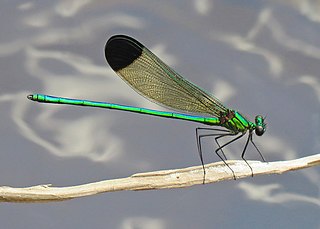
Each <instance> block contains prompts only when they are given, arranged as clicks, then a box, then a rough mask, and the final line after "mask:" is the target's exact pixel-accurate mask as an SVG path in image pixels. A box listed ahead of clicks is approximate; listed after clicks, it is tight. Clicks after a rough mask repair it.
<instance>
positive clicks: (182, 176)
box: [0, 154, 320, 203]
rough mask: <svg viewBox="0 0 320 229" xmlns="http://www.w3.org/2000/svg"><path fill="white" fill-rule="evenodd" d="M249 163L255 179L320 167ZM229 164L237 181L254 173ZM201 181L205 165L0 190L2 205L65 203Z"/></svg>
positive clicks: (221, 172)
mask: <svg viewBox="0 0 320 229" xmlns="http://www.w3.org/2000/svg"><path fill="white" fill-rule="evenodd" d="M248 162H249V163H250V165H251V167H252V169H253V171H254V175H255V176H257V175H261V174H281V173H284V172H288V171H292V170H298V169H303V168H308V167H312V166H317V165H320V154H317V155H313V156H309V157H304V158H300V159H296V160H290V161H278V162H269V163H263V162H259V161H248ZM227 163H228V164H229V165H230V166H231V167H232V169H233V171H234V172H235V175H236V177H237V179H239V178H244V177H250V176H251V171H250V169H249V168H248V166H247V164H246V163H245V162H244V161H242V160H239V161H228V162H227ZM205 167H206V173H207V174H206V181H205V183H206V184H207V183H214V182H218V181H223V180H232V179H233V175H232V173H231V171H230V170H229V169H228V168H227V167H226V166H225V165H224V164H223V163H222V162H218V163H212V164H208V165H206V166H205ZM202 182H203V170H202V166H193V167H189V168H182V169H172V170H162V171H155V172H148V173H139V174H134V175H132V176H130V177H127V178H120V179H113V180H105V181H100V182H95V183H90V184H83V185H77V186H70V187H52V186H51V185H38V186H32V187H26V188H12V187H7V186H3V187H0V202H19V203H36V202H50V201H63V200H69V199H73V198H77V197H83V196H90V195H94V194H98V193H103V192H115V191H124V190H134V191H137V190H150V189H164V188H183V187H189V186H192V185H196V184H202Z"/></svg>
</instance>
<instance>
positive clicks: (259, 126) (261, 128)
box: [255, 115, 266, 136]
mask: <svg viewBox="0 0 320 229" xmlns="http://www.w3.org/2000/svg"><path fill="white" fill-rule="evenodd" d="M255 122H256V129H255V132H256V135H258V136H261V135H263V134H264V132H265V131H266V124H265V123H264V118H263V117H262V116H261V115H257V116H256V118H255Z"/></svg>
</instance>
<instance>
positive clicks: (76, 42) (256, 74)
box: [0, 0, 320, 229]
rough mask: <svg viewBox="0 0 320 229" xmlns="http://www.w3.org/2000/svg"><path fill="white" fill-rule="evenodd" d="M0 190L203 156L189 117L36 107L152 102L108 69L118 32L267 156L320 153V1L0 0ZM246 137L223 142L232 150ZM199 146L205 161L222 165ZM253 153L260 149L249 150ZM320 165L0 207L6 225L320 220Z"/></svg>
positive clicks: (261, 224) (236, 152) (127, 226)
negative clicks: (242, 122)
mask: <svg viewBox="0 0 320 229" xmlns="http://www.w3.org/2000/svg"><path fill="white" fill-rule="evenodd" d="M0 12H1V13H0V17H1V20H0V26H1V35H0V68H1V75H0V80H1V81H0V90H1V93H0V114H1V119H0V133H1V138H0V144H1V146H2V150H1V160H0V185H1V186H12V187H24V186H32V185H37V184H49V183H50V184H53V185H54V186H70V185H77V184H84V183H89V182H94V181H100V180H104V179H113V178H120V177H126V176H129V175H131V174H133V173H137V172H147V171H153V170H161V169H170V168H181V167H187V166H192V165H200V160H199V158H198V153H197V148H196V140H195V128H196V127H197V126H199V125H198V124H194V123H188V122H183V121H177V120H168V119H161V118H156V117H147V116H141V115H137V114H132V113H126V112H120V111H112V110H101V109H93V108H83V107H70V106H61V105H46V104H37V103H33V102H31V101H28V100H27V99H26V96H27V95H28V94H30V93H45V94H50V95H56V96H64V97H73V98H83V99H90V100H96V101H99V100H100V101H106V102H114V103H120V104H125V105H132V106H141V107H147V108H152V109H161V110H163V109H164V108H161V107H159V106H157V105H155V104H152V103H151V102H149V101H148V100H146V99H144V98H142V97H141V96H139V95H138V94H137V93H135V92H134V91H133V90H132V89H131V88H130V87H128V86H127V85H126V84H125V83H124V82H123V81H122V80H121V79H120V78H119V77H118V76H117V75H116V74H115V73H114V72H113V71H112V70H111V68H110V67H109V66H108V65H107V64H106V61H105V58H104V45H105V42H106V41H107V39H108V38H109V37H110V36H112V35H114V34H127V35H130V36H133V37H135V38H136V39H138V40H139V41H140V42H141V43H143V44H145V45H146V46H147V47H149V48H150V49H151V50H152V51H153V52H155V53H156V54H157V55H158V56H159V57H161V59H163V60H164V61H165V62H166V63H168V64H169V65H170V66H172V67H173V68H174V69H175V70H176V71H177V72H179V73H180V74H181V75H183V76H184V77H185V78H187V79H189V80H191V81H192V82H194V83H195V84H197V85H199V86H200V87H202V88H204V89H205V90H207V91H209V92H211V93H213V94H214V95H215V96H216V97H218V98H219V99H220V100H221V101H223V103H224V104H226V105H227V106H228V107H230V108H234V109H237V110H239V111H241V112H242V113H244V114H245V115H246V116H248V117H249V118H250V119H251V120H253V118H254V116H255V115H256V114H262V115H266V117H267V123H268V126H267V132H266V133H265V134H264V136H262V137H256V136H254V137H255V142H256V144H257V145H258V146H259V148H260V149H261V151H262V152H263V154H264V156H265V157H266V159H267V160H268V161H276V160H289V159H295V158H299V157H303V156H308V155H312V154H317V153H319V149H320V116H319V114H320V106H319V104H320V76H319V72H320V71H319V70H320V39H319V37H320V26H319V23H320V13H319V12H320V1H316V0H314V1H312V0H307V1H286V0H281V1H272V0H269V1H261V0H258V1H233V0H227V1H223V0H215V1H210V0H190V1H178V0H163V1H156V0H132V1H125V0H117V1H116V0H114V1H111V0H108V1H101V0H100V1H99V0H78V1H75V0H64V1H62V0H61V1H52V0H51V1H48V0H44V1H18V0H12V1H8V0H5V1H1V3H0ZM243 144H244V140H243V141H239V142H238V143H236V144H233V145H232V146H230V147H229V148H228V150H227V151H226V153H227V155H228V157H229V158H232V159H238V158H239V156H240V153H241V150H242V147H243ZM213 147H214V144H213V142H212V141H209V140H208V141H206V142H205V155H204V156H205V161H206V162H213V161H218V158H217V156H216V155H214V154H213V153H212V149H213ZM248 158H249V159H254V160H259V159H260V158H259V157H258V155H257V154H256V152H255V151H254V149H253V147H252V148H249V150H248ZM319 174H320V170H319V168H311V169H306V170H302V171H296V172H291V173H286V174H283V175H272V176H256V177H253V178H249V179H244V180H237V181H229V182H221V183H217V184H210V185H198V186H194V187H191V188H186V189H175V190H160V191H159V190H158V191H141V192H117V193H106V194H102V195H97V196H92V197H87V198H81V199H76V200H71V201H67V202H61V203H49V204H6V203H2V204H1V207H0V221H1V228H26V229H28V228H77V229H81V228H95V229H96V228H119V229H131V228H132V229H133V228H135V229H164V228H175V229H179V228H181V229H182V228H183V229H186V228H320V219H319V215H320V191H319V190H320V186H319V180H320V175H319Z"/></svg>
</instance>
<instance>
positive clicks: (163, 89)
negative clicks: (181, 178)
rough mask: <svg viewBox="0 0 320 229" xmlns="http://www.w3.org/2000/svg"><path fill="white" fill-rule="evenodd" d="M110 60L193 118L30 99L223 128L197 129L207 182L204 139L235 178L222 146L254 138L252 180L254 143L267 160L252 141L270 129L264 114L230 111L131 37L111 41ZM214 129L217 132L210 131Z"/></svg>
mask: <svg viewBox="0 0 320 229" xmlns="http://www.w3.org/2000/svg"><path fill="white" fill-rule="evenodd" d="M105 56H106V59H107V62H108V63H109V65H110V67H111V68H112V69H113V70H114V71H115V72H116V73H117V74H118V75H119V76H120V77H121V78H122V80H124V81H125V82H126V83H127V84H128V85H129V86H131V87H132V88H133V89H134V90H135V91H136V92H138V93H139V94H140V95H142V96H144V97H145V98H147V99H149V100H151V101H152V102H155V103H157V104H159V105H162V106H164V107H168V108H171V109H173V110H176V111H180V112H186V113H188V114H184V113H176V112H167V111H157V110H151V109H146V108H140V107H133V106H124V105H119V104H114V103H105V102H95V101H89V100H82V99H81V100H80V99H69V98H62V97H55V96H49V95H43V94H32V95H28V99H30V100H33V101H37V102H42V103H57V104H68V105H76V106H89V107H100V108H107V109H116V110H123V111H130V112H135V113H139V114H148V115H153V116H160V117H165V118H172V119H182V120H186V121H192V122H199V123H202V124H206V125H209V126H218V127H221V128H204V127H198V128H196V139H197V147H198V152H199V155H200V160H201V164H202V167H203V172H204V180H203V181H205V174H206V171H205V167H204V161H203V156H202V149H201V139H203V138H205V137H214V139H215V142H216V143H217V145H218V148H217V149H216V150H215V153H216V154H217V155H218V156H219V158H220V159H221V160H222V161H223V162H224V164H225V165H226V166H227V167H228V168H229V169H230V170H231V171H232V175H233V178H234V179H236V176H235V174H234V171H233V170H232V168H231V167H230V166H229V165H228V163H227V162H226V160H227V158H226V156H225V154H224V152H223V148H224V147H225V146H227V145H229V144H230V143H232V142H235V141H236V140H238V139H240V138H242V137H243V136H244V135H245V134H246V133H247V132H249V134H248V138H247V140H246V143H245V146H244V149H243V151H242V154H241V158H242V159H243V160H244V161H245V162H246V163H247V165H248V166H249V168H250V170H251V175H252V176H253V170H252V168H251V166H250V165H249V163H248V162H247V161H246V159H245V158H244V155H245V152H246V149H247V146H248V143H249V142H251V143H252V144H253V146H254V147H255V149H256V150H257V152H258V153H259V154H260V156H261V158H262V160H263V161H265V159H264V157H263V156H262V154H261V152H260V151H259V149H258V148H257V146H256V145H255V143H254V142H253V140H252V136H253V131H255V133H256V135H258V136H261V135H263V134H264V132H265V131H266V124H265V122H264V118H263V117H262V116H261V115H257V116H256V117H255V122H251V121H249V120H248V119H247V118H245V117H244V116H243V115H242V114H241V113H239V112H238V111H236V110H233V109H229V108H226V107H225V106H224V105H223V104H222V103H221V102H220V101H219V100H218V99H217V98H215V97H214V96H212V95H210V94H209V93H207V92H205V91H204V90H202V89H201V88H199V87H198V86H196V85H195V84H193V83H191V82H189V81H188V80H186V79H184V78H183V77H182V76H180V75H179V74H178V73H177V72H175V71H174V70H173V69H171V68H170V67H169V66H168V65H166V64H165V63H164V62H163V61H162V60H160V59H159V58H158V57H157V56H156V55H155V54H153V53H152V52H151V51H150V50H149V49H147V48H146V47H145V46H144V45H142V44H141V43H140V42H138V41H137V40H135V39H133V38H132V37H128V36H125V35H115V36H112V37H111V38H110V39H109V40H108V41H107V43H106V46H105ZM212 130H213V131H215V132H213V133H207V132H206V131H212ZM227 136H234V138H233V139H232V140H231V141H228V142H227V143H225V144H223V145H220V144H219V141H218V140H219V139H222V138H224V137H227ZM219 151H220V152H221V155H220V154H219Z"/></svg>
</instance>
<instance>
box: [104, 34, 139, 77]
mask: <svg viewBox="0 0 320 229" xmlns="http://www.w3.org/2000/svg"><path fill="white" fill-rule="evenodd" d="M143 47H144V46H143V45H142V44H141V43H140V42H138V41H137V40H135V39H133V38H132V37H128V36H126V35H114V36H112V37H111V38H110V39H109V40H108V41H107V43H106V46H105V50H104V51H105V56H106V59H107V62H108V63H109V65H110V67H111V68H112V69H113V70H114V71H116V72H117V71H118V70H121V69H123V68H125V67H127V66H128V65H130V64H131V63H132V62H133V61H134V60H136V59H137V58H139V56H140V55H141V54H142V49H143Z"/></svg>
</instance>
